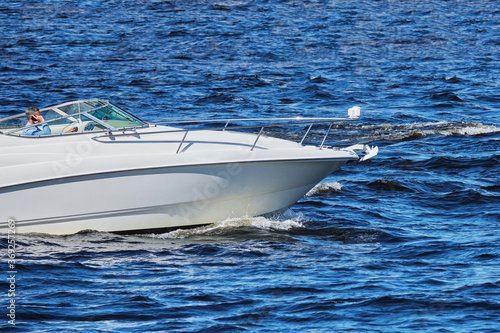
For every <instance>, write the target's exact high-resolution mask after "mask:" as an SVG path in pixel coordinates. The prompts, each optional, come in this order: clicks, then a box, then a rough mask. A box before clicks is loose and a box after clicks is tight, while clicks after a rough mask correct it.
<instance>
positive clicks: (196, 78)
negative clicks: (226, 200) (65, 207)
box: [0, 0, 500, 332]
mask: <svg viewBox="0 0 500 333" xmlns="http://www.w3.org/2000/svg"><path fill="white" fill-rule="evenodd" d="M0 22H1V25H0V87H1V88H0V117H6V116H10V115H13V114H15V113H19V112H22V111H24V110H25V108H26V107H28V106H38V107H45V106H49V105H54V104H57V103H62V102H66V101H70V100H74V99H85V98H103V99H109V100H110V101H112V102H115V103H116V104H118V105H120V106H122V107H124V108H126V109H128V110H129V111H131V112H132V113H134V114H136V115H138V116H139V117H141V118H143V119H145V120H148V121H158V120H168V119H174V118H175V119H186V118H192V117H196V118H205V119H206V118H224V117H281V116H285V117H291V116H297V115H304V116H318V117H326V116H342V115H344V114H345V113H346V110H347V109H348V108H349V107H352V106H355V105H358V106H361V108H362V110H363V112H364V115H363V117H362V119H361V120H360V121H359V122H356V123H349V124H339V125H338V126H336V127H335V128H334V129H333V130H332V134H331V135H330V137H329V140H328V141H329V142H328V144H336V145H340V146H347V145H350V144H353V143H358V142H362V143H370V144H372V145H378V146H379V147H380V154H379V156H377V157H376V158H374V159H372V160H369V161H367V162H364V163H361V164H358V165H355V164H350V165H347V166H345V167H344V168H343V169H342V170H341V171H340V172H337V173H335V174H332V175H330V176H329V177H327V178H326V179H325V180H324V182H323V183H322V184H321V185H320V186H318V187H316V188H315V189H314V190H313V191H311V192H310V193H309V194H308V195H307V196H305V197H304V198H303V199H302V200H301V201H300V202H299V203H297V204H296V205H294V206H292V207H291V210H290V211H287V212H286V213H284V214H282V215H280V216H268V217H257V218H241V219H233V220H226V221H221V222H220V223H216V224H214V225H210V226H207V227H202V228H198V229H194V230H187V231H186V230H182V231H173V232H170V233H166V234H155V235H129V236H119V235H114V234H108V233H100V232H83V233H78V234H75V235H68V236H51V235H25V236H21V237H19V238H18V249H17V260H18V262H17V270H18V273H17V275H16V288H17V289H16V291H17V295H16V298H15V299H16V305H17V308H16V326H15V327H13V326H12V325H11V324H9V323H8V322H7V320H8V317H7V316H6V314H7V311H8V310H7V309H6V306H7V305H8V302H9V298H7V296H6V295H7V291H8V289H9V284H8V281H7V277H8V273H7V270H8V268H7V265H6V263H5V264H4V274H3V275H4V278H2V279H1V280H0V281H1V283H0V288H1V289H2V291H1V295H2V298H1V299H2V306H1V308H3V309H4V310H2V311H0V313H1V314H2V316H1V317H0V318H2V317H3V319H2V320H0V327H2V329H17V330H19V331H26V332H27V331H36V332H70V331H82V332H93V331H98V332H148V331H164V332H224V331H227V332H236V331H248V332H288V331H294V332H334V331H335V332H344V331H353V332H365V331H366V332H414V331H439V332H499V331H500V324H499V323H500V234H499V229H500V228H499V227H500V176H499V173H500V124H499V122H500V111H499V110H500V79H499V77H500V6H499V3H498V1H496V0H495V1H487V0H482V1H479V0H470V1H461V0H460V1H459V0H454V1H453V0H450V1H442V0H440V1H437V0H431V1H407V0H402V1H401V0H400V1H392V0H386V1H374V0H366V1H346V0H345V1H266V0H256V1H177V0H173V1H160V0H157V1H154V0H149V1H146V0H138V1H118V0H117V1H85V0H84V1H79V2H70V1H0ZM277 134H278V135H279V136H281V137H285V138H286V137H288V136H292V135H293V134H294V133H285V132H279V133H277ZM321 134H322V132H321V130H319V129H318V130H317V131H316V133H313V134H312V135H311V138H314V137H315V136H316V137H321ZM0 158H1V157H0ZM88 195H89V196H92V193H89V194H88ZM81 204H85V203H81ZM1 244H2V248H3V249H4V250H2V258H4V259H6V258H7V237H6V236H5V235H3V236H2V239H1ZM3 262H5V260H4V261H3Z"/></svg>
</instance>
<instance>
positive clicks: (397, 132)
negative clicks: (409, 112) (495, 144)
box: [361, 121, 500, 141]
mask: <svg viewBox="0 0 500 333" xmlns="http://www.w3.org/2000/svg"><path fill="white" fill-rule="evenodd" d="M361 129H362V131H363V132H364V133H365V134H364V135H363V136H362V138H361V139H364V140H367V139H369V140H372V141H376V140H390V141H405V140H413V139H419V138H423V137H427V136H430V135H443V136H449V135H466V136H475V135H483V134H490V133H499V132H500V128H499V127H496V126H494V125H485V124H481V123H475V122H445V121H443V122H435V123H414V124H397V125H393V124H378V125H364V126H362V127H361Z"/></svg>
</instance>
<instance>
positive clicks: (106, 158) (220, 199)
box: [0, 100, 378, 234]
mask: <svg viewBox="0 0 500 333" xmlns="http://www.w3.org/2000/svg"><path fill="white" fill-rule="evenodd" d="M40 111H41V114H42V116H43V118H44V119H45V121H44V122H43V123H46V124H47V125H48V126H49V127H50V130H51V134H49V135H43V136H26V135H23V129H26V127H33V126H41V125H40V124H43V123H40V124H36V125H28V126H24V121H25V115H24V114H21V115H18V116H13V117H9V118H5V119H2V120H0V125H1V126H2V130H1V131H2V134H1V135H0V154H1V156H2V159H1V160H0V215H1V216H0V223H1V225H0V226H1V229H0V230H1V232H7V221H8V220H9V219H12V220H14V221H16V228H17V232H18V233H31V232H38V233H50V234H70V233H75V232H78V231H81V230H86V229H93V230H99V231H109V232H128V233H138V232H144V231H148V232H151V231H160V230H161V229H163V230H164V229H167V228H179V227H186V226H196V225H201V224H208V223H212V222H216V221H220V220H223V219H226V218H229V217H239V216H257V215H261V214H265V213H270V212H273V211H277V210H280V209H283V208H286V207H288V206H290V205H292V204H294V203H295V202H296V201H297V200H299V199H300V198H301V197H302V196H303V195H304V194H305V193H307V192H308V191H309V190H310V189H311V188H313V187H314V186H315V185H316V184H317V183H319V182H320V181H321V180H322V179H323V178H324V177H326V176H327V175H329V174H330V173H332V172H333V171H335V170H337V169H338V168H340V167H342V166H343V165H344V164H346V163H347V162H348V161H357V160H360V159H361V160H363V159H367V158H370V157H372V156H374V155H376V154H377V151H378V149H377V148H376V147H374V148H370V147H368V146H363V145H355V146H351V147H348V148H344V149H338V148H332V147H326V146H325V145H324V142H325V139H326V137H327V135H328V130H327V132H326V134H325V136H324V138H323V142H322V143H320V144H319V145H317V146H311V145H305V144H304V139H305V138H306V137H307V135H308V134H309V130H310V129H311V127H312V126H313V125H315V126H318V125H319V124H323V125H324V124H326V126H327V127H328V126H330V128H331V126H332V124H333V123H334V122H336V121H347V120H356V119H358V118H359V114H360V110H359V108H357V107H354V108H352V109H350V110H349V118H314V119H313V118H293V119H292V118H288V119H287V118H285V119H239V120H236V119H232V120H227V119H225V120H217V121H182V122H177V123H176V124H177V125H176V126H174V124H173V123H162V124H151V123H147V122H144V121H142V120H140V119H138V118H137V117H135V116H133V115H131V114H130V113H128V112H126V111H124V110H121V109H120V108H118V107H117V106H115V105H113V104H111V103H109V102H107V101H103V100H84V101H74V102H69V103H64V104H60V105H57V106H53V107H49V108H45V109H43V110H40ZM19 120H21V122H19ZM193 124H195V125H196V126H197V127H195V128H194V129H192V128H190V129H188V128H187V127H189V125H193ZM217 124H224V125H221V126H219V127H214V126H217ZM246 124H251V125H246ZM209 125H212V128H210V129H207V126H209ZM289 125H300V126H302V127H304V129H305V134H304V135H303V137H302V140H301V141H300V142H292V141H288V140H283V139H278V138H272V137H268V136H266V135H264V130H265V129H268V128H270V127H285V126H289ZM178 126H181V127H178ZM203 126H204V127H203ZM73 128H75V129H73ZM71 129H73V130H74V132H70V133H67V132H68V131H69V130H71ZM252 131H255V133H253V132H252ZM357 149H360V150H362V151H364V152H365V153H366V155H364V156H363V157H362V158H360V157H359V156H358V155H357V154H356V153H355V152H354V150H357Z"/></svg>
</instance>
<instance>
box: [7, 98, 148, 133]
mask: <svg viewBox="0 0 500 333" xmlns="http://www.w3.org/2000/svg"><path fill="white" fill-rule="evenodd" d="M92 104H94V105H95V104H97V105H95V106H93V105H92ZM71 105H75V106H76V107H77V112H73V113H67V112H65V111H63V110H62V108H63V107H67V106H71ZM82 105H86V106H87V109H86V110H83V111H82ZM89 107H90V108H89ZM99 109H107V111H110V113H109V114H111V115H116V116H118V117H120V118H125V119H126V120H127V121H129V122H130V123H131V125H130V126H113V125H111V124H110V123H108V122H107V119H99V118H98V117H95V116H94V115H93V114H92V113H93V112H95V111H97V110H99ZM50 111H53V112H54V113H56V114H58V115H60V116H59V117H55V118H53V119H49V120H45V121H43V122H39V123H36V124H26V125H24V126H22V127H20V126H17V127H16V128H11V129H9V130H7V131H2V132H0V133H2V134H6V135H12V136H18V137H25V138H39V137H54V136H60V135H68V134H85V133H96V132H108V133H111V132H116V131H123V130H130V129H132V130H135V129H136V128H143V127H148V126H149V124H148V123H147V122H145V121H143V120H141V119H139V118H138V117H136V116H134V115H132V114H130V113H129V112H127V111H125V110H123V109H121V108H119V107H118V106H116V105H114V104H112V103H110V102H109V101H107V100H101V99H89V100H78V101H71V102H66V103H63V104H58V105H55V106H51V107H47V108H43V109H41V110H40V112H41V113H44V112H50ZM23 116H25V114H24V113H22V114H19V115H15V116H11V117H7V118H4V119H0V123H1V122H3V121H7V120H11V119H14V118H18V117H23ZM82 117H84V118H87V121H91V122H94V123H95V125H98V126H99V127H101V128H99V129H97V130H94V129H92V130H86V129H85V128H84V129H83V130H78V132H73V133H66V132H58V133H57V132H56V133H51V134H47V135H25V134H23V131H24V130H25V129H28V128H32V127H36V126H40V125H43V124H47V125H51V124H52V125H55V123H56V122H60V121H61V120H64V119H68V120H69V121H70V122H71V123H82V121H81V118H82ZM110 120H111V121H113V120H118V119H110ZM71 123H69V124H68V125H67V126H69V125H70V124H71ZM92 128H93V127H92Z"/></svg>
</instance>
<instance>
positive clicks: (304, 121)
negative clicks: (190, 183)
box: [93, 117, 358, 154]
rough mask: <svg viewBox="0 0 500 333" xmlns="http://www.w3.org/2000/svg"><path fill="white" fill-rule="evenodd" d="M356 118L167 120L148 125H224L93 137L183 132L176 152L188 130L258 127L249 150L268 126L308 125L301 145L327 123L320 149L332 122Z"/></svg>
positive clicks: (179, 149) (184, 139) (107, 135)
mask: <svg viewBox="0 0 500 333" xmlns="http://www.w3.org/2000/svg"><path fill="white" fill-rule="evenodd" d="M357 119H358V118H351V117H350V118H271V119H270V118H253V119H213V120H212V119H210V120H185V121H169V122H161V123H150V124H149V125H150V126H157V125H164V124H190V123H191V124H201V125H203V124H206V123H214V122H219V123H220V122H225V125H224V126H222V127H215V128H214V127H212V128H196V129H169V130H163V131H154V132H142V133H140V134H139V133H112V132H111V133H110V132H108V133H106V134H104V135H100V136H97V137H94V138H93V139H94V140H98V139H100V138H105V137H123V136H131V135H134V136H137V135H138V134H139V135H151V134H161V133H184V135H183V137H182V139H181V141H180V143H179V146H178V147H177V151H176V154H178V153H179V152H181V151H182V150H181V148H182V146H183V144H184V142H185V141H186V138H187V136H188V134H189V132H198V131H206V130H211V131H225V130H244V129H252V128H260V130H259V133H258V134H257V136H256V138H255V141H254V142H253V144H252V147H251V148H250V150H252V151H253V150H254V148H255V147H256V145H257V143H258V141H259V139H260V137H261V136H262V134H263V133H264V129H266V128H270V127H286V126H297V125H309V126H308V128H307V131H306V133H305V134H304V136H303V137H302V139H301V140H300V144H301V145H302V144H303V143H304V141H305V139H306V137H307V135H308V134H309V133H310V131H311V128H312V127H313V126H314V125H320V124H328V125H329V127H328V130H327V131H326V133H325V135H324V136H323V139H322V141H321V145H320V146H319V149H322V148H323V147H324V144H325V141H326V139H327V137H328V134H329V133H330V130H331V128H332V126H333V123H334V122H339V121H353V120H357ZM283 120H285V121H288V120H295V121H296V122H286V123H273V124H266V125H262V124H260V125H244V126H242V125H239V126H238V125H232V126H229V123H230V122H231V121H232V122H236V121H238V122H248V121H283Z"/></svg>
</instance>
